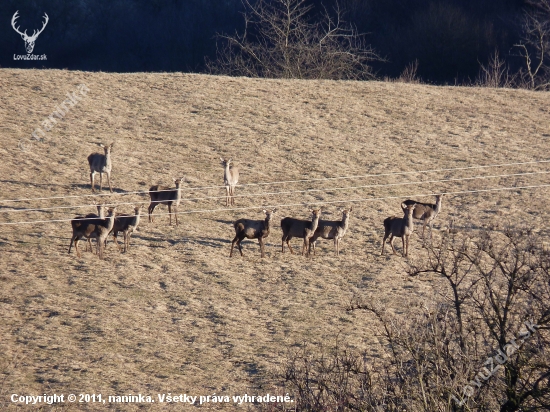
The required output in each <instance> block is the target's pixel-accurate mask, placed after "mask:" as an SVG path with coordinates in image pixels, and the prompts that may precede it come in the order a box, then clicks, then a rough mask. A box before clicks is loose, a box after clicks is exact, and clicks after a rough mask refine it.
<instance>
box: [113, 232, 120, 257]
mask: <svg viewBox="0 0 550 412" xmlns="http://www.w3.org/2000/svg"><path fill="white" fill-rule="evenodd" d="M116 236H117V233H116V232H113V240H114V241H115V245H116V247H117V248H118V251H119V252H120V245H119V244H118V241H117V238H116Z"/></svg>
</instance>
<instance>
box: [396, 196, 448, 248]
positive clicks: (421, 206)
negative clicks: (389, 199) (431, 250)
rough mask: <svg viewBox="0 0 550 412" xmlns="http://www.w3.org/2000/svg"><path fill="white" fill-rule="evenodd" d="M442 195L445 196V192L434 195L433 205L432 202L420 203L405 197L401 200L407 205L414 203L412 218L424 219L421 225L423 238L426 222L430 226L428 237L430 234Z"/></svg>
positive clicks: (439, 207)
mask: <svg viewBox="0 0 550 412" xmlns="http://www.w3.org/2000/svg"><path fill="white" fill-rule="evenodd" d="M443 196H445V194H440V195H435V205H434V204H432V203H421V202H417V201H416V200H411V199H407V200H405V201H404V202H403V203H404V204H405V205H407V206H408V205H416V208H415V209H414V213H413V218H414V219H418V220H423V221H424V226H423V227H422V239H424V231H425V230H426V225H427V224H428V225H429V226H430V238H431V236H432V225H433V221H434V219H435V218H436V217H437V215H438V214H439V212H441V201H442V200H443Z"/></svg>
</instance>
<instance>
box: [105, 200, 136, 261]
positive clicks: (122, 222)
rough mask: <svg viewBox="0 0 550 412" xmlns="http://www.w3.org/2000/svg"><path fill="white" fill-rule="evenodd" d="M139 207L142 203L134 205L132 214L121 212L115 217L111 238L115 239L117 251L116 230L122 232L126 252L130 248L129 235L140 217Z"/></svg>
mask: <svg viewBox="0 0 550 412" xmlns="http://www.w3.org/2000/svg"><path fill="white" fill-rule="evenodd" d="M141 209H143V205H140V206H135V207H134V216H129V215H123V214H121V215H118V216H117V217H116V218H115V224H114V225H113V229H112V230H111V233H112V234H113V240H114V241H115V244H116V245H117V247H118V250H119V252H120V245H119V244H118V241H117V234H118V232H123V234H124V253H126V252H127V251H128V249H129V248H130V236H131V235H132V233H133V232H134V231H135V230H136V229H137V227H138V225H139V221H140V217H141Z"/></svg>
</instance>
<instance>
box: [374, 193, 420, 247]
mask: <svg viewBox="0 0 550 412" xmlns="http://www.w3.org/2000/svg"><path fill="white" fill-rule="evenodd" d="M415 208H416V204H412V205H406V204H405V203H402V204H401V209H403V213H404V216H403V217H397V216H392V217H388V218H386V219H384V239H382V253H380V255H383V254H384V247H385V246H386V239H387V238H388V236H389V237H390V246H391V248H392V250H393V253H394V255H395V254H397V251H396V250H395V246H393V240H394V238H396V237H400V238H401V240H402V241H403V257H407V256H408V255H409V237H410V236H411V235H412V233H413V232H414V223H413V212H414V209H415Z"/></svg>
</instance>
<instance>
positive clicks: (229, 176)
mask: <svg viewBox="0 0 550 412" xmlns="http://www.w3.org/2000/svg"><path fill="white" fill-rule="evenodd" d="M220 160H221V161H222V166H223V168H224V173H223V184H224V185H225V192H226V195H225V205H226V206H229V204H231V205H234V204H235V186H237V183H238V182H239V169H238V168H236V167H234V166H230V164H231V162H232V161H233V159H228V160H225V159H224V158H222V157H220Z"/></svg>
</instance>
